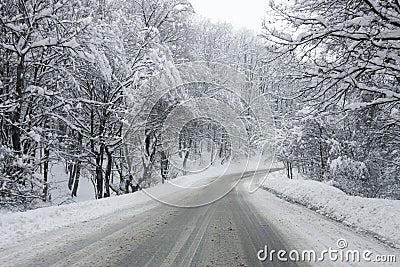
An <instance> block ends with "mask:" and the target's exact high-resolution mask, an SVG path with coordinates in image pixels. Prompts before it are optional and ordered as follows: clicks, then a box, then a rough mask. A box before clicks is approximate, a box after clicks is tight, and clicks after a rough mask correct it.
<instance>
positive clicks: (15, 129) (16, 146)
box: [11, 56, 25, 155]
mask: <svg viewBox="0 0 400 267" xmlns="http://www.w3.org/2000/svg"><path fill="white" fill-rule="evenodd" d="M24 61H25V58H24V56H21V57H20V59H19V63H18V66H17V81H16V85H15V91H16V98H17V102H18V105H17V108H16V109H15V111H14V113H13V116H12V122H13V123H12V127H11V134H12V136H11V139H12V146H13V150H14V151H15V153H17V155H21V129H20V123H21V112H22V105H23V103H24V99H23V88H24V71H25V65H24Z"/></svg>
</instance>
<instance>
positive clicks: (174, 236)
mask: <svg viewBox="0 0 400 267" xmlns="http://www.w3.org/2000/svg"><path fill="white" fill-rule="evenodd" d="M236 180H237V176H235V175H227V176H224V177H223V179H218V180H216V181H215V182H214V183H212V184H210V185H209V186H207V187H204V188H202V189H201V190H197V191H196V194H194V193H193V192H192V193H190V194H174V196H172V198H175V199H180V201H183V202H184V203H186V204H188V205H193V204H196V203H202V202H204V201H205V200H206V199H208V198H209V197H210V195H213V194H215V195H217V194H218V193H219V194H220V193H221V190H226V188H229V186H227V185H231V184H234V183H235V181H236ZM247 184H248V179H244V180H243V182H242V183H241V184H240V185H238V186H237V187H235V188H234V189H233V190H232V191H231V192H230V193H229V194H227V195H226V196H225V197H224V198H222V199H220V200H219V201H216V202H214V203H213V204H210V205H206V206H202V207H198V208H175V207H171V206H166V205H163V204H160V203H157V202H152V203H151V205H150V206H149V204H148V203H146V204H143V207H137V206H136V207H135V210H133V209H125V210H123V211H119V212H118V213H115V214H112V215H110V216H107V219H95V220H91V221H88V222H85V223H80V224H75V225H72V226H70V227H64V228H61V229H57V230H53V231H51V232H48V233H46V234H42V235H40V236H36V237H32V238H29V239H28V240H25V241H24V242H20V243H19V244H16V245H14V246H12V247H7V248H6V249H3V250H2V251H1V252H0V265H1V266H263V265H267V266H296V265H299V266H306V265H315V266H321V263H320V262H311V263H307V264H305V263H297V264H294V263H289V262H279V261H277V260H276V256H275V260H274V261H272V262H270V261H266V262H263V263H262V262H260V261H259V260H258V259H257V252H258V251H259V250H261V249H263V248H264V247H265V245H268V248H269V249H275V250H281V249H285V250H286V251H290V250H293V249H298V250H301V249H303V250H305V249H308V250H311V249H314V250H316V251H317V252H319V251H322V250H323V249H327V248H328V247H333V248H336V241H337V240H338V239H339V238H344V239H346V240H347V242H348V243H349V248H352V249H360V250H361V249H370V250H371V251H373V252H374V253H375V254H385V255H389V254H390V255H392V254H394V255H397V259H399V253H398V250H396V249H392V248H389V247H387V246H385V245H382V244H380V243H378V241H376V240H374V239H373V238H371V237H369V236H364V235H361V234H358V233H355V232H354V231H352V230H350V229H349V228H347V227H345V226H342V225H341V224H339V223H336V222H333V221H331V220H329V219H326V218H325V217H323V216H321V215H319V214H317V213H315V212H313V211H310V210H308V209H306V208H304V207H301V206H298V205H295V204H291V203H288V202H285V201H284V200H281V199H279V198H277V197H275V196H274V195H272V194H271V193H269V192H266V191H264V190H258V191H257V192H256V193H255V194H251V195H249V194H248V193H247V192H246V190H245V189H246V187H245V186H244V185H247ZM137 209H142V211H141V212H140V213H138V212H137ZM330 265H332V266H346V265H349V266H366V264H365V262H362V263H344V262H330V261H329V259H327V260H326V261H324V263H323V266H330ZM371 266H373V265H372V264H371ZM375 266H382V264H380V265H375ZM387 266H396V264H394V263H392V264H387Z"/></svg>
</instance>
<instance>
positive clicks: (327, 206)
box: [262, 170, 400, 246]
mask: <svg viewBox="0 0 400 267" xmlns="http://www.w3.org/2000/svg"><path fill="white" fill-rule="evenodd" d="M262 187H263V188H264V189H267V190H270V191H272V192H274V193H275V194H277V195H279V196H282V197H284V198H286V199H288V200H290V201H293V202H296V203H300V204H302V205H304V206H306V207H308V208H310V209H312V210H315V211H317V212H318V213H320V214H323V215H325V216H328V217H330V218H332V219H335V220H337V221H340V222H342V223H344V224H346V225H349V226H351V227H355V228H357V229H359V230H363V231H367V232H370V233H374V234H377V235H378V236H376V237H378V238H380V239H382V240H384V241H388V242H389V243H394V244H395V245H397V246H399V245H400V231H399V229H400V201H399V200H387V199H370V198H362V197H355V196H349V195H346V194H345V193H344V192H343V191H341V190H340V189H338V188H336V187H333V186H331V185H329V184H326V183H321V182H317V181H312V180H296V179H293V180H290V179H288V178H287V177H286V174H285V170H282V171H279V172H274V173H271V174H269V175H268V178H267V179H266V180H265V182H264V184H263V185H262Z"/></svg>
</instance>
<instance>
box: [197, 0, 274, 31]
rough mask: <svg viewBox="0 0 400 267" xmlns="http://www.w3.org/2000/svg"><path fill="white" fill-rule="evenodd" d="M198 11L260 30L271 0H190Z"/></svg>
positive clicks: (213, 17) (238, 25)
mask: <svg viewBox="0 0 400 267" xmlns="http://www.w3.org/2000/svg"><path fill="white" fill-rule="evenodd" d="M189 1H190V2H191V3H192V4H193V7H194V9H195V11H196V13H198V14H200V15H202V16H204V17H207V18H210V19H212V20H213V21H221V22H224V21H225V22H229V23H231V24H233V25H234V26H236V27H238V28H240V27H246V28H249V29H252V30H255V31H257V32H259V31H260V30H261V23H262V19H263V17H264V14H265V11H266V10H267V8H268V2H269V0H189Z"/></svg>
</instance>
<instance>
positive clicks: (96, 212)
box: [0, 162, 258, 247]
mask: <svg viewBox="0 0 400 267" xmlns="http://www.w3.org/2000/svg"><path fill="white" fill-rule="evenodd" d="M226 166H228V165H222V166H221V165H219V164H218V165H217V164H216V166H212V167H210V168H209V169H207V170H206V171H204V172H201V173H197V174H192V175H187V176H182V177H178V178H176V179H173V180H171V181H168V182H167V183H166V184H160V185H157V186H155V187H152V188H149V189H146V190H143V191H139V192H136V193H133V194H128V195H122V196H115V197H110V198H107V199H100V200H87V201H82V200H83V199H85V198H86V197H88V194H87V193H86V195H85V196H84V197H83V198H80V199H79V200H81V202H77V203H71V204H66V205H60V206H51V207H44V208H39V209H35V210H30V211H26V212H15V213H11V212H10V213H4V212H2V214H1V215H0V236H1V237H2V238H1V239H0V247H3V246H4V245H6V244H9V243H14V242H18V241H21V240H24V239H25V238H28V237H30V236H34V235H38V234H41V233H44V232H47V231H51V230H54V229H58V228H61V227H65V226H68V225H71V224H75V223H80V222H86V221H90V220H93V219H96V218H100V217H102V216H107V215H108V214H112V213H114V212H117V211H122V210H126V209H132V210H135V211H136V212H137V213H140V212H143V211H145V210H149V209H151V208H153V207H154V206H155V205H157V202H156V201H155V200H154V197H155V196H157V197H158V198H162V199H167V197H168V196H169V195H174V193H177V192H178V191H179V189H182V187H183V188H185V187H200V186H203V185H206V184H208V183H210V182H211V181H212V179H215V177H216V176H219V175H224V174H231V173H238V172H239V173H241V172H243V171H244V167H242V166H243V163H239V164H230V165H229V168H227V167H226ZM257 166H258V164H256V163H254V162H253V163H251V164H249V165H248V166H247V168H246V171H249V170H253V169H256V168H257ZM57 172H58V173H61V172H62V171H61V170H57ZM64 186H66V185H64ZM89 190H90V188H86V191H89ZM60 197H61V196H60Z"/></svg>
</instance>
